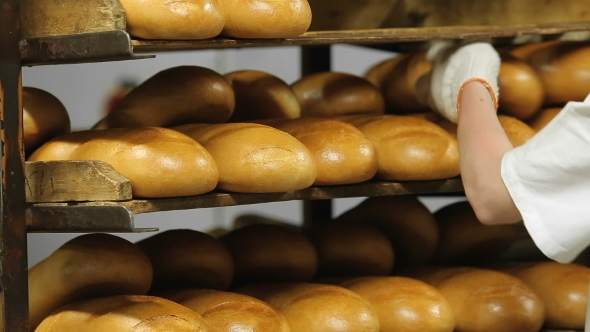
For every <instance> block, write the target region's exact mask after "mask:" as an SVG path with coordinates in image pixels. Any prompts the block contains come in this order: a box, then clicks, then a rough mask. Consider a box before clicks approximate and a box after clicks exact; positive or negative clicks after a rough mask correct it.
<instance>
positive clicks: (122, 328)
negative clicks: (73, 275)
mask: <svg viewBox="0 0 590 332" xmlns="http://www.w3.org/2000/svg"><path fill="white" fill-rule="evenodd" d="M35 331H36V332H67V331H84V332H144V331H145V332H147V331H154V332H155V331H162V332H163V331H174V332H213V331H214V330H213V329H212V328H210V327H209V326H208V324H207V322H205V320H204V319H203V318H202V317H201V316H199V315H198V314H197V313H196V312H194V311H192V310H190V309H188V308H185V307H183V306H182V305H180V304H177V303H174V302H172V301H169V300H165V299H162V298H159V297H154V296H138V295H135V296H133V295H119V296H113V297H101V298H95V299H90V300H85V301H81V302H76V303H72V304H70V305H68V306H66V307H65V308H61V309H60V310H59V311H57V312H56V313H54V314H52V315H51V316H49V317H47V318H46V319H45V320H44V321H43V322H42V323H41V325H39V327H38V328H37V329H36V330H35Z"/></svg>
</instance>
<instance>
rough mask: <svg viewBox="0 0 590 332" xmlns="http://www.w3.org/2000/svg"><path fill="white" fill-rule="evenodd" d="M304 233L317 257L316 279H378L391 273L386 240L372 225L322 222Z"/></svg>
mask: <svg viewBox="0 0 590 332" xmlns="http://www.w3.org/2000/svg"><path fill="white" fill-rule="evenodd" d="M303 234H304V235H305V236H307V238H309V240H310V241H311V243H313V245H314V247H315V249H316V252H317V254H318V272H317V276H319V277H322V276H378V275H388V274H389V273H391V270H392V269H393V264H394V252H393V248H392V246H391V243H390V242H389V239H388V238H387V237H386V236H385V235H384V234H383V233H382V232H380V231H379V230H377V229H376V228H374V227H373V226H369V225H363V224H360V223H359V224H352V223H350V224H345V223H341V222H338V221H336V222H334V221H331V222H323V223H317V224H313V225H311V226H309V227H308V228H307V229H305V230H304V232H303Z"/></svg>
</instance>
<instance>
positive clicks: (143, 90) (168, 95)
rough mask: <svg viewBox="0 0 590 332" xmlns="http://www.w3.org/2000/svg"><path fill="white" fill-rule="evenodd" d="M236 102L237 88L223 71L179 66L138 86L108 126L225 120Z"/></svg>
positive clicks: (120, 104)
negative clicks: (235, 93)
mask: <svg viewBox="0 0 590 332" xmlns="http://www.w3.org/2000/svg"><path fill="white" fill-rule="evenodd" d="M235 102H236V101H235V95H234V90H233V88H232V87H231V85H230V84H229V82H228V81H227V80H226V79H225V78H224V77H223V76H222V75H220V74H218V73H217V72H215V71H213V70H211V69H208V68H203V67H199V66H179V67H172V68H169V69H166V70H162V71H160V72H158V73H157V74H155V75H153V76H152V77H150V78H149V79H147V80H146V81H144V82H143V83H141V84H140V85H138V86H137V87H135V88H134V89H133V90H131V91H130V92H129V93H128V94H127V95H125V97H123V99H121V100H120V101H119V102H118V103H117V104H115V106H113V109H112V110H111V111H110V112H109V114H108V115H107V117H106V119H105V120H106V123H107V125H108V128H119V127H125V128H134V127H173V126H178V125H182V124H186V123H197V122H198V123H222V122H226V121H227V120H229V118H230V117H231V115H232V113H233V111H234V108H235Z"/></svg>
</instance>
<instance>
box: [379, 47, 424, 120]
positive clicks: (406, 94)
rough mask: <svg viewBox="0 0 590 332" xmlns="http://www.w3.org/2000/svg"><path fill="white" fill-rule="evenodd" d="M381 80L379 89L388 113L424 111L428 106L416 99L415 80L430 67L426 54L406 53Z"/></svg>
mask: <svg viewBox="0 0 590 332" xmlns="http://www.w3.org/2000/svg"><path fill="white" fill-rule="evenodd" d="M401 57H402V59H400V61H399V62H398V63H397V65H396V66H395V68H394V69H393V70H392V71H391V73H390V74H389V75H388V76H387V78H386V79H385V80H384V81H383V85H382V86H381V91H382V93H383V96H384V97H385V105H386V107H387V112H388V113H394V114H406V113H414V112H424V111H426V110H428V106H426V105H424V104H423V103H421V102H420V101H419V100H418V95H417V93H416V87H415V86H416V82H417V81H418V79H419V78H420V77H421V76H422V75H425V74H427V73H428V72H429V71H430V70H431V69H432V63H431V62H430V61H428V60H427V59H426V54H425V53H423V52H419V53H406V54H403V55H401Z"/></svg>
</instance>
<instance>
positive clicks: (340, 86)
mask: <svg viewBox="0 0 590 332" xmlns="http://www.w3.org/2000/svg"><path fill="white" fill-rule="evenodd" d="M291 87H292V88H293V92H295V96H297V100H299V104H300V105H301V116H302V117H313V116H316V117H330V116H339V115H347V114H367V113H370V114H382V113H384V112H385V101H384V99H383V95H381V92H380V91H379V89H378V88H377V87H376V86H374V85H373V84H371V82H369V81H367V80H366V79H364V78H362V77H359V76H355V75H351V74H347V73H340V72H321V73H316V74H312V75H308V76H304V77H302V78H301V79H300V80H298V81H297V82H295V83H293V84H292V85H291Z"/></svg>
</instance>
